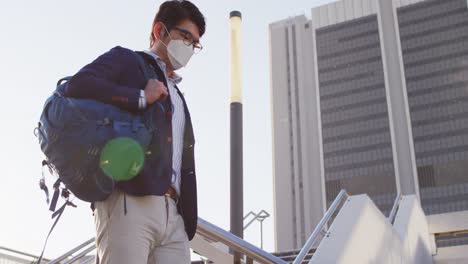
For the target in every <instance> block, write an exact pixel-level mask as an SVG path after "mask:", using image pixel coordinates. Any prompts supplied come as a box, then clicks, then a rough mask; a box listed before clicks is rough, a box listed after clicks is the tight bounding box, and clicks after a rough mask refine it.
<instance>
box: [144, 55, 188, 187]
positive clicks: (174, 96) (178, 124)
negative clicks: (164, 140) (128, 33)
mask: <svg viewBox="0 0 468 264" xmlns="http://www.w3.org/2000/svg"><path fill="white" fill-rule="evenodd" d="M145 53H147V54H149V55H151V56H153V58H154V59H155V60H156V62H157V63H158V65H159V67H160V68H161V70H162V71H163V72H164V75H165V77H166V80H167V85H168V86H169V87H167V89H168V90H169V95H170V98H171V103H172V109H173V113H172V180H171V185H172V187H174V189H175V190H176V192H177V195H179V196H180V183H181V178H180V168H181V167H182V151H183V144H184V131H185V112H184V104H183V102H182V98H180V96H179V94H178V93H177V90H176V88H175V86H176V85H177V84H179V83H180V82H181V81H182V77H180V76H179V75H177V74H175V73H174V76H172V77H168V76H167V74H166V64H165V63H164V61H163V60H162V59H161V58H159V57H158V55H156V54H154V53H153V52H151V51H149V50H146V51H145Z"/></svg>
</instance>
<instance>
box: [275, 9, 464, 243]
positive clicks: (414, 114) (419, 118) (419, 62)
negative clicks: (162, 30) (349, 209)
mask: <svg viewBox="0 0 468 264" xmlns="http://www.w3.org/2000/svg"><path fill="white" fill-rule="evenodd" d="M467 44H468V10H467V2H466V0H341V1H337V2H333V3H330V4H327V5H324V6H320V7H316V8H313V9H312V19H311V20H308V19H307V18H306V17H305V16H298V17H293V18H289V19H286V20H282V21H278V22H275V23H272V24H271V25H270V52H271V93H272V113H273V114H272V116H273V122H272V124H273V127H272V130H273V152H274V153H273V164H274V168H273V171H274V183H275V184H274V188H275V189H274V194H275V212H274V214H275V225H276V226H275V234H276V249H277V250H278V251H285V250H291V249H297V248H300V247H301V246H302V245H303V243H304V242H305V240H306V239H307V237H308V235H309V234H310V232H311V231H312V229H313V227H314V226H315V225H316V224H317V223H318V221H319V219H320V218H321V217H322V215H323V213H324V212H325V210H326V209H327V207H328V205H329V204H330V203H331V202H332V200H333V199H334V197H335V196H336V195H337V194H338V192H339V191H340V189H346V190H347V191H348V192H349V193H350V194H360V193H366V194H368V195H369V196H370V198H371V199H372V200H373V201H374V203H375V204H376V205H377V207H378V208H379V209H380V210H381V211H382V212H383V214H384V215H387V214H388V212H389V211H390V208H391V205H392V203H393V200H394V199H395V196H396V194H397V193H398V192H401V193H402V194H404V195H409V194H414V195H416V197H417V198H418V199H419V200H421V201H422V208H423V209H424V212H425V214H426V215H433V214H446V217H444V216H440V217H442V219H445V220H443V221H445V222H447V223H449V222H450V218H449V216H450V215H449V214H448V213H450V212H459V211H465V210H468V177H467V176H466V173H467V171H468V167H467V166H468V165H466V164H468V162H466V161H467V160H468V133H467V132H468V118H467V116H468V77H467V76H468V75H467V74H466V70H468V45H467ZM466 229H467V230H468V226H467V227H466ZM433 234H435V233H433ZM463 241H464V240H463ZM463 241H458V242H457V243H458V245H463V244H464V243H466V244H468V237H467V238H466V241H465V242H463Z"/></svg>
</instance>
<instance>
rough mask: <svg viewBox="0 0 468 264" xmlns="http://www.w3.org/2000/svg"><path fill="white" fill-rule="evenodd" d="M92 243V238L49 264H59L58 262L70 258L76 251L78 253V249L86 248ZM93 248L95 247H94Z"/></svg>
mask: <svg viewBox="0 0 468 264" xmlns="http://www.w3.org/2000/svg"><path fill="white" fill-rule="evenodd" d="M93 242H94V237H93V238H91V239H89V240H87V241H86V242H84V243H82V244H80V245H79V246H77V247H75V248H73V249H72V250H70V251H68V252H67V253H65V254H63V255H61V256H60V257H58V258H56V259H54V260H52V261H51V262H49V264H59V263H60V261H62V260H65V259H66V258H68V257H69V256H71V255H72V254H74V253H76V252H77V251H79V250H80V249H82V248H84V247H86V246H87V245H89V244H91V243H93ZM94 246H95V245H94Z"/></svg>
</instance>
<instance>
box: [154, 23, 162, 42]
mask: <svg viewBox="0 0 468 264" xmlns="http://www.w3.org/2000/svg"><path fill="white" fill-rule="evenodd" d="M163 30H164V26H163V24H162V23H161V22H157V23H155V24H154V26H153V36H154V38H155V39H156V41H159V40H160V39H162V37H163V36H164V33H163V32H162V31H163Z"/></svg>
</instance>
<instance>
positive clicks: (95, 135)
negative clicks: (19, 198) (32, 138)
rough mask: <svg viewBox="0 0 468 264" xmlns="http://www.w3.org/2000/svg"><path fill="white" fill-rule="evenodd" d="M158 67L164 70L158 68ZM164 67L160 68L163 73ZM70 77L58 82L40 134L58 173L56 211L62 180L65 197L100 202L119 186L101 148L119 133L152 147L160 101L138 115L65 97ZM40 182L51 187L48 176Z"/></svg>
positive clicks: (150, 70) (147, 68)
mask: <svg viewBox="0 0 468 264" xmlns="http://www.w3.org/2000/svg"><path fill="white" fill-rule="evenodd" d="M135 56H137V57H138V60H139V64H140V68H141V70H142V71H143V73H144V76H145V78H147V79H149V78H150V77H154V76H155V74H156V69H154V67H152V65H150V64H148V63H146V62H145V61H144V59H143V58H142V56H141V55H139V54H137V53H135ZM158 70H159V69H158ZM161 73H162V72H161V71H160V70H159V71H158V74H161ZM69 79H70V77H66V78H63V79H61V80H59V81H58V83H57V88H56V90H55V92H54V93H53V95H52V96H50V97H49V98H48V99H47V100H46V102H45V105H44V109H43V111H42V114H41V117H40V122H39V124H38V127H37V128H36V130H35V134H36V136H37V137H38V138H39V143H40V146H41V150H42V152H43V153H44V154H45V156H46V160H44V161H43V163H42V165H43V166H47V167H48V168H49V170H50V172H51V173H52V174H55V175H57V176H58V180H57V181H56V182H55V184H54V189H55V191H54V195H53V198H52V201H51V202H50V208H49V209H50V210H51V211H55V207H56V203H57V199H58V197H59V193H60V188H61V183H63V184H64V185H65V187H66V188H62V196H63V197H64V198H65V199H67V201H68V196H69V194H70V192H71V193H73V194H74V195H75V196H76V197H77V198H79V199H81V200H83V201H87V202H95V201H102V200H105V199H106V198H107V197H108V196H109V195H110V194H111V193H112V191H113V190H114V188H115V182H114V180H113V179H111V178H110V177H108V176H106V175H105V174H104V172H103V171H102V170H101V169H100V166H99V162H100V151H101V149H102V148H103V147H104V145H105V144H106V143H107V142H108V141H109V140H111V139H113V138H116V137H130V138H133V139H135V140H136V141H138V142H139V143H140V144H141V145H142V147H143V149H144V150H145V151H146V150H149V149H150V148H151V143H152V142H157V141H158V140H157V139H153V135H155V133H153V132H154V131H155V130H156V128H155V126H154V125H152V124H151V120H152V118H153V117H152V116H151V115H152V113H153V112H155V111H152V109H153V108H154V107H162V106H161V105H160V103H155V104H153V105H151V106H149V107H148V109H147V110H146V111H145V112H144V113H142V114H140V115H138V114H132V113H130V112H128V111H125V110H122V109H119V108H117V107H115V106H112V105H109V104H104V103H101V102H98V101H95V100H89V99H75V98H69V97H65V96H64V89H65V87H66V85H67V83H66V81H68V80H69ZM40 187H41V189H43V190H44V191H45V192H46V196H47V201H48V202H49V198H48V189H47V187H46V185H45V180H44V176H43V177H42V179H41V180H40ZM68 190H69V191H70V192H69V191H68Z"/></svg>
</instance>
